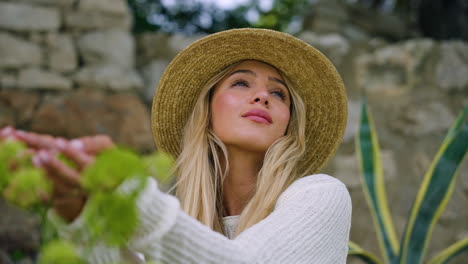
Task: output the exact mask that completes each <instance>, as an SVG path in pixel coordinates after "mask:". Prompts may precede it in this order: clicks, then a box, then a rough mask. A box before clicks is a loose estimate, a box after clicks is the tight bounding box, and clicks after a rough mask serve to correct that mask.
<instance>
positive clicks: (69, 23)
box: [64, 10, 132, 31]
mask: <svg viewBox="0 0 468 264" xmlns="http://www.w3.org/2000/svg"><path fill="white" fill-rule="evenodd" d="M64 19H65V21H64V23H65V27H66V28H67V29H69V30H75V31H76V30H77V31H91V30H102V29H121V30H125V31H128V30H130V28H131V26H132V20H131V17H129V16H121V15H113V14H102V13H99V12H97V11H75V10H72V11H65V17H64Z"/></svg>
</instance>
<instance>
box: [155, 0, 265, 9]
mask: <svg viewBox="0 0 468 264" xmlns="http://www.w3.org/2000/svg"><path fill="white" fill-rule="evenodd" d="M191 1H194V2H202V3H207V4H215V5H216V6H218V7H220V8H222V9H232V8H235V7H237V6H239V5H242V4H245V3H248V2H250V1H251V0H191ZM162 2H163V3H164V4H166V5H169V6H170V5H171V4H173V3H175V0H162ZM259 4H260V8H261V9H264V10H269V9H271V6H272V4H273V0H260V1H259Z"/></svg>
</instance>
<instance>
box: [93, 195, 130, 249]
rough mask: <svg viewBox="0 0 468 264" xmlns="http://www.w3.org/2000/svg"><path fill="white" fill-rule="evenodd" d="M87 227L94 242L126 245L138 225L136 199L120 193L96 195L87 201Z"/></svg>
mask: <svg viewBox="0 0 468 264" xmlns="http://www.w3.org/2000/svg"><path fill="white" fill-rule="evenodd" d="M85 225H86V229H87V230H89V231H90V233H91V237H92V240H97V239H103V240H104V241H106V242H107V243H109V244H110V245H115V246H121V245H123V244H125V242H127V241H128V239H129V238H130V236H131V235H132V234H133V232H135V229H136V227H137V225H138V216H137V208H136V197H134V196H129V195H127V194H122V193H118V192H113V193H96V194H94V195H93V196H92V197H91V198H90V199H89V200H88V201H87V209H86V211H85Z"/></svg>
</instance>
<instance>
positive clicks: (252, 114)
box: [242, 109, 273, 124]
mask: <svg viewBox="0 0 468 264" xmlns="http://www.w3.org/2000/svg"><path fill="white" fill-rule="evenodd" d="M242 117H246V118H248V119H250V120H252V121H255V122H259V123H265V124H271V123H273V121H272V120H271V116H270V115H269V114H268V113H267V112H265V111H263V110H261V109H253V110H250V111H249V112H247V113H245V114H244V115H242Z"/></svg>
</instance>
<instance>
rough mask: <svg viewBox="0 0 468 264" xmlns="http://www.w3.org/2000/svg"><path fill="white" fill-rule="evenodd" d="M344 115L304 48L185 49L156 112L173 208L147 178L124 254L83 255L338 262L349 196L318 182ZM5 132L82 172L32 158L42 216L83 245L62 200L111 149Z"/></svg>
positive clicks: (296, 44) (267, 42) (323, 72)
mask: <svg viewBox="0 0 468 264" xmlns="http://www.w3.org/2000/svg"><path fill="white" fill-rule="evenodd" d="M346 117H347V114H346V96H345V91H344V88H343V85H342V82H341V79H340V78H339V76H338V74H337V72H336V70H335V68H334V67H333V66H332V64H331V63H330V62H329V61H328V60H327V59H326V58H325V57H324V56H323V55H322V54H321V53H320V52H318V51H317V50H315V49H314V48H312V47H310V46H309V45H308V44H306V43H304V42H303V41H301V40H298V39H296V38H294V37H292V36H290V35H288V34H285V33H280V32H275V31H271V30H265V29H235V30H228V31H224V32H220V33H217V34H213V35H210V36H208V37H205V38H203V39H201V40H199V41H197V42H195V43H193V44H192V45H190V46H189V47H187V48H186V49H185V50H184V51H182V52H181V53H180V54H179V55H178V56H177V57H176V58H175V59H174V60H173V61H172V62H171V64H170V65H169V66H168V67H167V69H166V71H165V73H164V74H163V76H162V78H161V81H160V83H159V86H158V89H157V92H156V95H155V98H154V101H153V109H152V126H153V133H154V138H155V142H156V145H157V146H158V148H159V149H161V150H163V151H166V152H168V153H170V154H172V155H173V156H174V157H176V158H177V166H176V168H177V170H176V174H177V184H176V186H177V191H176V196H177V198H178V199H176V198H175V197H173V196H171V195H168V194H164V193H162V192H161V191H159V190H158V187H157V184H156V182H155V181H153V180H150V182H149V184H148V185H147V187H146V189H145V190H144V192H143V193H142V194H141V196H140V197H139V201H138V208H139V216H140V220H141V223H140V225H139V227H138V231H137V232H136V234H135V235H134V236H133V238H132V239H131V240H130V241H129V242H128V243H127V248H125V249H116V248H109V247H106V245H104V244H101V245H98V246H95V247H93V249H92V252H91V253H89V255H88V256H86V257H87V258H88V260H89V262H90V263H116V262H118V261H127V262H132V261H133V262H136V261H137V260H136V258H134V256H135V252H141V253H142V254H144V255H145V256H146V259H149V260H157V261H160V262H162V263H345V261H346V254H347V248H348V246H347V243H348V237H349V229H350V222H351V202H350V197H349V194H348V192H347V190H346V187H345V186H344V185H343V184H342V183H341V182H339V181H338V180H336V179H334V178H332V177H330V176H328V175H324V174H314V173H317V172H318V171H319V170H320V169H321V168H322V167H323V166H324V165H325V164H326V162H327V161H328V160H329V159H330V158H331V157H332V156H333V154H334V152H335V151H336V149H337V147H338V145H339V143H340V140H341V137H342V134H343V131H344V127H345V123H346ZM8 133H10V134H11V135H15V136H16V137H18V138H20V139H22V140H24V141H25V142H27V143H28V144H30V145H32V146H39V148H42V149H44V148H48V149H50V148H51V146H52V147H55V148H59V149H60V150H61V151H62V152H64V153H65V154H66V155H67V156H69V157H70V158H71V159H73V160H74V161H75V162H76V163H77V164H78V165H79V166H78V170H77V171H75V170H73V169H71V168H68V167H66V166H65V165H64V164H62V163H61V162H59V161H58V160H56V159H55V158H54V157H53V156H51V155H50V154H49V153H48V152H47V150H42V151H40V153H39V154H38V156H37V158H35V161H36V164H38V165H40V166H43V167H44V168H46V169H47V171H48V172H49V176H50V177H51V178H52V179H53V180H54V181H55V183H56V188H55V195H54V197H53V198H52V200H53V201H54V202H55V203H54V208H55V210H54V211H52V212H51V214H50V218H51V219H52V220H53V221H54V222H56V223H57V225H59V226H60V232H61V235H62V236H63V237H66V238H69V239H72V240H74V241H77V240H82V241H78V244H80V243H86V240H85V239H83V237H86V236H83V233H85V232H86V230H82V228H81V225H82V219H81V218H80V217H79V216H80V214H81V212H82V211H83V210H86V206H85V197H80V196H78V198H76V197H77V196H76V195H75V196H71V195H69V194H70V193H72V192H75V193H76V192H77V191H78V192H79V184H78V179H79V170H80V169H82V168H84V167H86V166H87V165H88V164H90V163H91V162H92V161H93V157H94V155H95V154H96V153H98V152H99V151H100V150H102V149H104V148H107V147H109V146H111V145H112V143H111V142H110V141H109V139H108V138H102V137H89V138H84V139H79V140H74V141H72V142H67V141H65V140H63V139H61V140H54V139H51V138H47V137H44V136H40V135H35V134H32V133H24V132H23V133H19V134H18V132H15V131H11V130H9V132H8ZM4 134H7V132H4ZM47 140H49V141H48V143H46V141H47ZM72 190H73V191H72ZM61 218H64V219H65V220H67V221H68V222H71V223H63V221H61ZM130 259H134V260H130Z"/></svg>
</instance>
